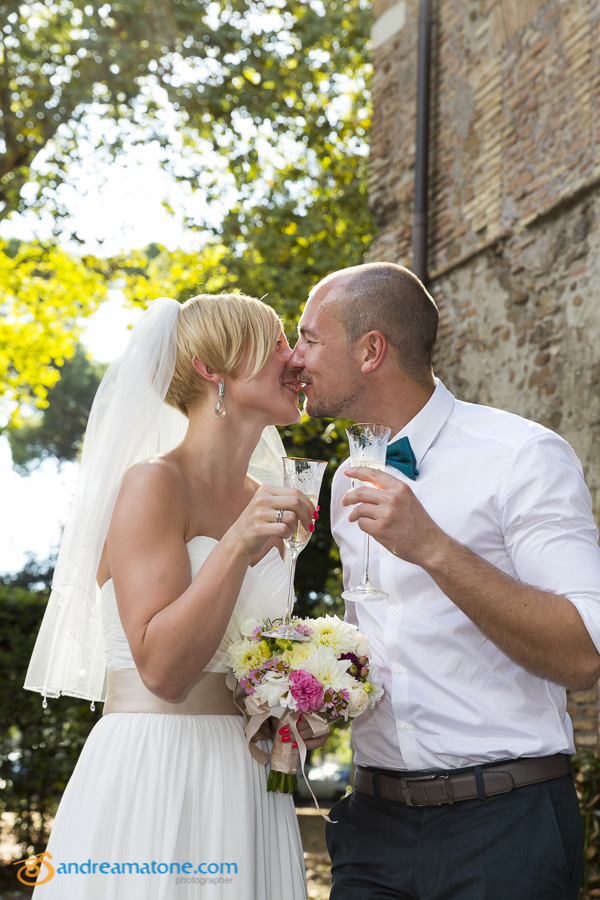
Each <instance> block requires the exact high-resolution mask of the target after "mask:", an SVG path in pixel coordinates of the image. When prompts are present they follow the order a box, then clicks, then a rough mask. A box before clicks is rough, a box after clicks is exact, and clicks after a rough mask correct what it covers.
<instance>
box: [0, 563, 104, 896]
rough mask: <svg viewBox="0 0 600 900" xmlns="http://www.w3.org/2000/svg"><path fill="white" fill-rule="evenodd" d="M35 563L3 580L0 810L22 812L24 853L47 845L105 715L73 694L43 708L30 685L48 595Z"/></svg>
mask: <svg viewBox="0 0 600 900" xmlns="http://www.w3.org/2000/svg"><path fill="white" fill-rule="evenodd" d="M34 568H35V567H33V566H30V567H29V570H28V571H27V572H24V573H19V575H16V576H14V577H12V578H5V579H3V581H2V582H0V681H1V682H2V685H3V691H2V695H1V697H0V722H1V723H2V725H1V726H0V784H1V785H2V790H1V791H0V813H4V812H9V813H14V814H15V817H16V818H15V823H14V826H13V829H12V834H13V838H14V839H15V840H16V842H17V843H18V844H20V847H21V850H22V855H23V857H25V856H26V855H27V854H29V853H40V852H42V850H45V848H46V843H47V841H48V835H49V831H50V824H51V819H52V817H53V816H54V815H55V813H56V807H57V805H58V801H59V800H60V797H61V796H62V793H63V791H64V789H65V787H66V784H67V781H68V780H69V778H70V776H71V772H72V771H73V767H74V765H75V762H76V761H77V758H78V756H79V753H80V752H81V749H82V747H83V744H84V742H85V739H86V738H87V736H88V734H89V731H90V729H91V727H92V725H93V724H94V722H96V721H97V720H98V719H99V718H100V711H99V710H98V711H96V712H92V711H91V710H90V707H89V705H87V704H82V703H81V701H79V700H74V699H73V698H70V697H65V698H63V699H61V700H60V701H58V700H55V701H50V702H49V703H48V706H47V708H46V709H43V708H42V698H41V697H40V695H39V694H37V693H33V692H31V691H24V690H23V681H24V679H25V673H26V671H27V666H28V664H29V658H30V656H31V652H32V650H33V644H34V641H35V637H36V635H37V632H38V628H39V625H40V622H41V618H42V615H43V612H44V607H45V603H46V598H47V591H46V590H41V591H38V590H31V589H29V588H28V587H27V586H26V584H24V582H25V583H28V584H32V583H33V584H39V582H42V583H43V582H44V580H45V579H46V577H47V575H48V571H47V567H45V566H42V567H41V569H40V571H39V572H37V573H36V572H35V571H34ZM31 579H34V581H33V582H32V581H31ZM16 871H17V869H16V868H15V867H14V866H2V867H1V871H0V889H2V888H9V887H13V888H17V887H19V883H18V881H17V880H16Z"/></svg>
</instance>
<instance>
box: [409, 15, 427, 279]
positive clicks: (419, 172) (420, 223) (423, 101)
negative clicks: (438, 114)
mask: <svg viewBox="0 0 600 900" xmlns="http://www.w3.org/2000/svg"><path fill="white" fill-rule="evenodd" d="M418 52H419V55H418V63H417V150H416V160H415V208H414V217H413V230H412V269H413V272H414V273H415V275H416V276H417V277H418V278H420V279H421V281H422V282H423V283H424V284H426V283H427V194H428V164H429V81H430V58H431V0H420V2H419V51H418Z"/></svg>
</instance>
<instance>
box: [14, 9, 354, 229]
mask: <svg viewBox="0 0 600 900" xmlns="http://www.w3.org/2000/svg"><path fill="white" fill-rule="evenodd" d="M369 7H370V3H369V2H367V0H329V2H328V3H326V4H325V3H323V2H321V0H229V2H227V3H223V2H215V0H169V3H168V4H166V3H164V2H162V0H126V2H125V0H109V2H101V3H98V2H95V0H33V2H30V3H27V4H24V3H22V2H20V0H7V2H0V23H2V28H1V30H0V113H1V118H0V129H1V131H0V146H1V144H2V143H3V144H4V153H3V162H2V163H1V165H0V206H1V207H2V210H1V212H0V216H2V215H4V216H6V215H10V214H11V213H12V212H14V211H15V210H23V209H24V208H26V207H27V206H33V207H34V208H40V207H41V206H43V207H44V208H46V209H48V208H50V207H51V206H52V207H53V208H54V210H55V211H60V192H59V191H58V189H59V187H60V186H61V184H63V183H64V182H65V181H67V182H68V181H69V178H70V177H71V173H72V171H73V164H74V163H76V162H77V161H79V160H82V159H85V157H86V156H87V155H89V153H90V152H92V151H93V152H95V153H99V152H102V153H103V154H104V155H105V156H106V157H107V158H111V157H115V156H116V155H118V154H119V153H120V152H121V151H122V150H123V148H124V147H129V146H132V145H134V144H136V143H147V142H148V141H149V140H156V141H157V142H158V143H159V144H160V146H161V147H162V148H163V150H164V162H165V165H168V166H169V167H170V168H171V171H172V172H173V173H174V174H175V175H176V177H178V178H180V179H181V180H184V181H188V182H189V183H190V185H191V186H192V187H193V188H196V187H200V188H201V189H202V190H203V191H204V192H205V193H206V194H207V195H208V196H212V197H219V196H220V195H221V193H222V188H223V178H222V173H223V168H220V170H219V171H217V172H214V171H212V170H211V168H208V169H207V164H206V156H207V151H208V150H209V149H210V150H213V151H215V152H217V153H219V154H221V155H222V157H223V166H224V169H225V170H226V171H227V173H228V175H229V178H230V183H233V184H235V185H237V188H238V189H239V190H243V191H244V192H245V194H246V196H247V195H248V192H252V191H254V190H255V184H254V182H255V180H256V176H257V174H258V172H259V170H260V173H261V174H262V172H263V171H264V166H263V165H261V164H260V160H261V159H264V158H265V156H266V157H270V158H271V159H272V160H273V159H274V160H275V163H276V160H277V158H279V157H281V154H282V153H283V154H284V155H285V154H286V153H287V152H291V153H292V155H293V156H298V155H300V156H302V155H304V156H306V157H311V156H312V157H313V158H314V157H315V156H317V155H318V153H319V148H321V147H324V146H325V145H326V144H327V143H328V142H329V143H333V144H335V143H337V142H340V141H341V142H342V143H343V142H346V141H347V138H348V133H347V131H348V128H347V120H346V116H345V113H347V111H348V110H347V108H348V103H347V101H346V100H341V99H340V98H344V97H349V96H350V95H351V94H352V93H353V94H354V96H355V97H357V96H360V94H361V92H363V91H364V89H365V73H366V71H367V69H368V65H367V63H366V61H365V53H364V48H365V42H366V40H367V37H368V31H369V15H368V10H369ZM365 99H366V98H365ZM366 117H367V114H366V112H365V111H364V104H363V108H362V109H361V110H355V116H354V124H353V128H352V131H353V135H354V141H355V142H356V141H358V140H359V138H360V139H361V140H362V141H363V142H364V139H365V137H366V122H365V121H364V120H365V119H366ZM285 140H287V142H288V144H287V146H286V145H285ZM282 142H284V143H282ZM269 145H270V146H269ZM275 145H278V146H277V147H275ZM292 145H293V147H292ZM302 146H304V151H301V152H299V148H301V147H302ZM210 158H211V159H212V157H210ZM24 188H26V189H25V190H24ZM259 189H260V188H259Z"/></svg>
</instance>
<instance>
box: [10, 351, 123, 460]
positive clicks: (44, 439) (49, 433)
mask: <svg viewBox="0 0 600 900" xmlns="http://www.w3.org/2000/svg"><path fill="white" fill-rule="evenodd" d="M105 368H106V366H104V365H102V364H99V363H94V362H93V361H92V360H90V359H89V358H88V355H87V353H86V351H85V350H84V349H83V347H82V346H81V345H78V346H77V347H76V349H75V353H74V354H73V356H72V357H71V359H69V360H67V361H66V362H65V363H64V365H63V366H62V367H61V368H60V371H59V375H60V378H59V380H58V381H57V382H56V384H55V385H54V386H53V387H52V388H50V390H49V391H48V397H47V406H46V407H45V408H44V409H43V410H42V411H40V412H38V413H37V415H31V416H28V417H27V419H26V420H25V421H24V422H23V424H22V425H21V426H20V427H18V428H17V427H14V426H13V427H12V428H11V427H9V428H8V429H7V436H8V440H9V443H10V449H11V452H12V460H13V466H14V468H15V469H16V470H17V471H18V472H19V473H20V474H21V475H28V474H29V473H30V472H31V471H33V470H34V469H35V468H37V467H38V466H39V464H40V463H41V462H42V461H43V460H44V459H47V458H49V457H53V458H54V459H56V460H58V462H59V463H61V462H74V461H75V460H76V459H77V458H78V456H79V451H80V448H81V440H82V436H83V433H84V431H85V427H86V424H87V418H88V414H89V411H90V408H91V405H92V401H93V399H94V395H95V393H96V390H97V389H98V385H99V384H100V381H101V379H102V375H103V374H104V371H105Z"/></svg>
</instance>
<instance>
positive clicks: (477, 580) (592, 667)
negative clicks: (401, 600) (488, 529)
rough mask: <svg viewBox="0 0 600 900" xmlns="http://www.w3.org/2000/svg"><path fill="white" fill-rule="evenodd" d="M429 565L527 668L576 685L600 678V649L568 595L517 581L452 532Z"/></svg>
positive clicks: (483, 628) (459, 601) (578, 687)
mask: <svg viewBox="0 0 600 900" xmlns="http://www.w3.org/2000/svg"><path fill="white" fill-rule="evenodd" d="M423 568H424V569H425V571H426V572H428V574H429V575H431V577H432V578H433V579H434V581H435V582H436V584H437V585H438V587H439V588H440V589H441V590H442V591H443V592H444V593H445V594H446V596H447V597H449V598H450V600H452V602H453V603H455V604H456V606H458V608H459V609H461V610H462V611H463V612H464V613H465V615H466V616H468V617H469V619H471V621H472V622H473V623H474V624H475V625H477V627H478V628H479V629H480V630H481V631H482V632H483V634H484V635H485V636H486V637H488V638H489V639H490V640H491V641H493V643H494V644H496V646H497V647H499V648H500V650H502V651H503V652H504V653H506V655H507V656H509V657H510V658H511V659H512V660H514V661H515V662H516V663H518V664H519V665H521V666H522V667H523V668H524V669H527V670H528V671H530V672H532V673H533V674H534V675H538V676H539V677H540V678H546V679H548V680H550V681H555V682H557V683H558V684H562V685H564V686H565V687H568V688H572V689H575V690H584V689H587V688H590V687H592V686H593V685H594V684H595V683H596V681H597V680H598V678H599V677H600V654H598V651H597V650H596V648H595V646H594V644H593V642H592V639H591V638H590V636H589V634H588V632H587V629H586V628H585V625H584V624H583V621H582V619H581V616H580V615H579V612H578V611H577V609H576V607H575V606H574V605H573V604H572V603H571V602H570V601H569V600H568V599H567V598H566V597H562V596H560V595H558V594H553V593H550V592H549V591H543V590H540V589H539V588H535V587H531V586H529V585H525V584H522V583H521V582H519V581H516V580H515V579H513V578H511V577H509V576H508V575H505V574H504V573H503V572H500V571H499V570H498V569H496V568H495V566H493V565H491V564H490V563H488V562H486V560H484V559H482V558H481V557H479V556H477V555H476V554H475V553H473V552H472V551H471V550H469V549H468V548H467V547H465V546H463V545H462V544H460V543H458V542H457V541H455V540H453V539H452V538H450V537H448V536H447V535H444V537H443V538H442V539H441V540H440V541H439V544H438V547H437V549H436V551H435V552H434V553H431V554H430V556H429V559H428V560H427V562H426V563H425V564H424V565H423Z"/></svg>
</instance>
